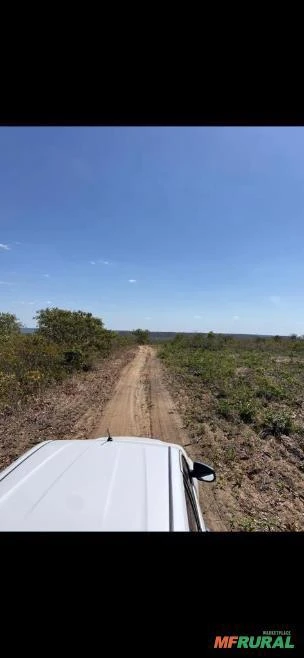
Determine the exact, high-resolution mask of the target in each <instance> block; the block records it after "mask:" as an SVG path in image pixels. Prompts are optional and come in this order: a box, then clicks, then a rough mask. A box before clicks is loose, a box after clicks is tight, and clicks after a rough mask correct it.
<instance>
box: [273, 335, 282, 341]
mask: <svg viewBox="0 0 304 658" xmlns="http://www.w3.org/2000/svg"><path fill="white" fill-rule="evenodd" d="M273 340H275V342H276V343H278V342H279V341H280V340H281V336H274V337H273Z"/></svg>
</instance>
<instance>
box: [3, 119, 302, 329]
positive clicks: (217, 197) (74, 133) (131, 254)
mask: <svg viewBox="0 0 304 658" xmlns="http://www.w3.org/2000/svg"><path fill="white" fill-rule="evenodd" d="M303 282H304V129H303V128H291V127H290V128H261V127H260V128H220V127H219V128H190V127H189V128H152V127H151V128H4V127H2V128H0V310H1V311H10V312H13V313H15V314H16V315H17V316H18V318H20V320H21V321H22V322H23V323H24V324H25V325H26V326H35V322H34V320H33V315H34V313H35V311H36V310H37V309H39V308H45V307H46V306H51V305H53V306H59V307H61V308H70V309H76V310H77V309H83V310H87V311H91V312H92V313H93V314H94V315H97V316H99V317H102V319H103V320H104V322H105V325H106V327H108V328H111V329H133V328H136V327H146V328H148V329H150V330H163V331H170V330H171V331H209V330H213V331H218V332H237V333H242V332H244V333H265V334H273V333H281V334H289V333H292V332H295V333H297V334H303V333H304V287H303Z"/></svg>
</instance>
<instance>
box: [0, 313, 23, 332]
mask: <svg viewBox="0 0 304 658" xmlns="http://www.w3.org/2000/svg"><path fill="white" fill-rule="evenodd" d="M21 327H22V324H21V322H19V320H18V319H17V318H16V316H15V315H13V313H0V335H2V336H4V335H7V334H20V330H21Z"/></svg>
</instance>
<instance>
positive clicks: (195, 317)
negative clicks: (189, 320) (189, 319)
mask: <svg viewBox="0 0 304 658" xmlns="http://www.w3.org/2000/svg"><path fill="white" fill-rule="evenodd" d="M193 317H194V319H195V320H200V319H201V315H194V316H193Z"/></svg>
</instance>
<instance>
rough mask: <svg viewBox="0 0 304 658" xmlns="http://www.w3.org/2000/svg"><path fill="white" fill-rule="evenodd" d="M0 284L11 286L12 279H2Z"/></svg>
mask: <svg viewBox="0 0 304 658" xmlns="http://www.w3.org/2000/svg"><path fill="white" fill-rule="evenodd" d="M0 285H1V286H11V285H12V284H11V283H10V281H0Z"/></svg>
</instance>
